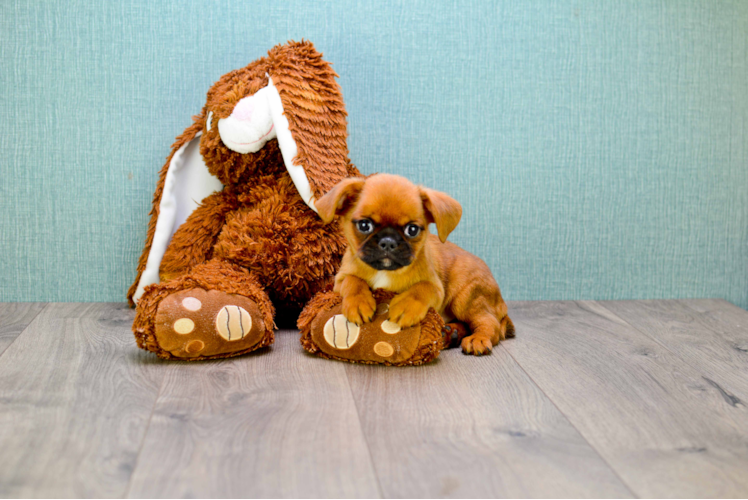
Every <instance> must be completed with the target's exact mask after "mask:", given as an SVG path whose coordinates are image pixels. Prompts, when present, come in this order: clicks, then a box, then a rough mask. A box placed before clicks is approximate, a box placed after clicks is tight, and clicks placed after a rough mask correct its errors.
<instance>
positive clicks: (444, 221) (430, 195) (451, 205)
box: [419, 187, 462, 243]
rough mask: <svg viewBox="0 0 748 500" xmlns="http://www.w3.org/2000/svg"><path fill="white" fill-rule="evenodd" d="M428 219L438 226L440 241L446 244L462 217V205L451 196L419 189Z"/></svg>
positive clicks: (422, 188) (427, 189)
mask: <svg viewBox="0 0 748 500" xmlns="http://www.w3.org/2000/svg"><path fill="white" fill-rule="evenodd" d="M419 190H420V191H421V201H422V202H423V210H424V211H425V212H426V219H427V220H428V221H429V222H433V223H435V224H436V231H437V232H438V233H439V239H440V240H441V241H442V243H444V242H445V241H447V236H449V233H451V232H452V231H454V228H456V227H457V224H458V223H459V222H460V218H461V217H462V205H460V203H459V202H458V201H457V200H455V199H454V198H452V197H451V196H449V195H447V194H445V193H442V192H440V191H434V190H433V189H429V188H425V187H419Z"/></svg>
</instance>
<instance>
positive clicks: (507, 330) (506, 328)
mask: <svg viewBox="0 0 748 500" xmlns="http://www.w3.org/2000/svg"><path fill="white" fill-rule="evenodd" d="M499 338H500V339H502V340H504V339H511V338H514V323H512V320H511V319H509V315H504V317H503V318H501V321H500V322H499Z"/></svg>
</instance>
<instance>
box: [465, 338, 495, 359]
mask: <svg viewBox="0 0 748 500" xmlns="http://www.w3.org/2000/svg"><path fill="white" fill-rule="evenodd" d="M492 348H493V344H492V343H491V339H489V338H488V337H486V336H485V335H481V334H479V333H474V334H473V335H470V336H469V337H465V338H464V339H462V352H464V353H465V354H475V355H476V356H482V355H483V354H490V353H491V349H492Z"/></svg>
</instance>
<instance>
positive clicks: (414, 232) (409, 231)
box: [405, 224, 421, 238]
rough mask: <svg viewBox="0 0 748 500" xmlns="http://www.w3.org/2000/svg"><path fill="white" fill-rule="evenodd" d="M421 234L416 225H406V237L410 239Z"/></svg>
mask: <svg viewBox="0 0 748 500" xmlns="http://www.w3.org/2000/svg"><path fill="white" fill-rule="evenodd" d="M420 232H421V228H420V227H418V226H416V225H415V224H406V225H405V236H407V237H408V238H415V237H416V236H418V234H419V233H420Z"/></svg>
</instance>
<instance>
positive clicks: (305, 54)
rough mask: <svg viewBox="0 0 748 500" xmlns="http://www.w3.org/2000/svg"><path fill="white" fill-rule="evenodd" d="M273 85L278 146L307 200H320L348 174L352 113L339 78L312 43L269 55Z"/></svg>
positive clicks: (292, 44)
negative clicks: (346, 106) (349, 129)
mask: <svg viewBox="0 0 748 500" xmlns="http://www.w3.org/2000/svg"><path fill="white" fill-rule="evenodd" d="M268 64H269V66H270V68H269V71H268V75H269V77H270V82H269V84H268V87H269V88H271V89H272V91H273V98H271V100H270V104H271V113H272V114H273V122H274V123H275V124H276V126H277V134H278V135H277V137H278V145H279V146H280V149H281V152H282V154H283V161H284V163H285V164H286V169H287V170H288V173H289V175H290V176H291V178H292V179H293V181H294V184H295V185H296V189H297V190H298V191H299V194H301V196H302V198H303V199H304V201H305V202H306V203H307V204H308V205H309V206H310V208H312V209H313V210H316V207H315V203H314V200H318V199H319V198H321V197H322V196H323V195H324V194H325V193H327V192H328V191H329V190H330V189H332V187H333V186H334V185H335V184H337V183H338V182H339V181H341V180H342V179H344V178H346V177H348V175H349V161H348V143H347V140H346V139H347V137H348V129H347V113H346V111H345V104H344V103H343V93H342V91H341V89H340V85H338V82H337V81H336V80H335V78H336V77H337V76H338V75H337V73H335V71H333V69H332V67H331V66H330V64H329V63H328V62H326V61H324V60H323V59H322V54H320V53H319V52H317V50H316V49H315V48H314V45H312V43H311V42H308V41H303V40H302V41H301V42H289V43H287V44H285V45H279V46H277V47H274V48H273V49H272V50H271V51H270V52H269V53H268Z"/></svg>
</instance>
